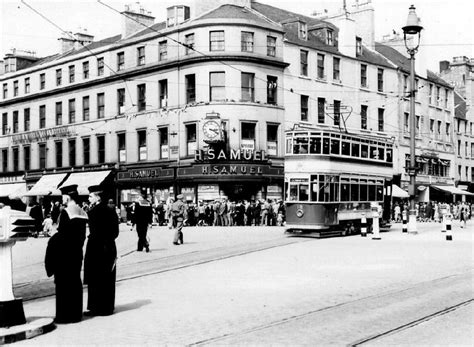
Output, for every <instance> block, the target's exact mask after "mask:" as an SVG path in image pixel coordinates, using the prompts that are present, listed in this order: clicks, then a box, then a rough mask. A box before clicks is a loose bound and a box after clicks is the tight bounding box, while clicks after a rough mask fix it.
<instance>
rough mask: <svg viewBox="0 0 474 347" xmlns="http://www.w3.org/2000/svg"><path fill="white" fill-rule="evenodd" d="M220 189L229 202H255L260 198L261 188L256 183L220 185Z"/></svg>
mask: <svg viewBox="0 0 474 347" xmlns="http://www.w3.org/2000/svg"><path fill="white" fill-rule="evenodd" d="M220 189H221V190H222V192H223V193H224V194H225V195H226V196H227V198H228V199H229V200H230V201H235V202H238V201H239V200H242V201H244V200H247V201H251V200H256V199H261V197H262V186H261V185H260V184H256V183H247V182H243V183H233V182H229V183H220Z"/></svg>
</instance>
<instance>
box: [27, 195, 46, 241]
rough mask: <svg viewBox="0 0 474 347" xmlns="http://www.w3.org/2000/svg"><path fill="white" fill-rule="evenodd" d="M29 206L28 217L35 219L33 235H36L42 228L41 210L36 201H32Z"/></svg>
mask: <svg viewBox="0 0 474 347" xmlns="http://www.w3.org/2000/svg"><path fill="white" fill-rule="evenodd" d="M30 207H31V209H30V217H31V218H33V219H34V220H35V233H34V237H38V235H39V233H40V232H41V231H42V230H43V210H42V209H41V206H40V205H39V204H38V203H37V202H36V201H32V202H31V204H30Z"/></svg>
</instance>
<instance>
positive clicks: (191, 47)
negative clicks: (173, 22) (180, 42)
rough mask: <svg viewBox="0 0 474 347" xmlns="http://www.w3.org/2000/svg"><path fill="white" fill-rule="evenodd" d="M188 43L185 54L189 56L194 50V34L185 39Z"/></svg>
mask: <svg viewBox="0 0 474 347" xmlns="http://www.w3.org/2000/svg"><path fill="white" fill-rule="evenodd" d="M184 39H185V43H186V51H185V54H186V55H188V54H190V53H191V52H192V51H193V50H194V34H188V35H186V36H185V37H184Z"/></svg>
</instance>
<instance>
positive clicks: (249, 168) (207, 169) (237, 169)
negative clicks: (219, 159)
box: [178, 164, 283, 177]
mask: <svg viewBox="0 0 474 347" xmlns="http://www.w3.org/2000/svg"><path fill="white" fill-rule="evenodd" d="M178 176H179V177H196V176H201V177H202V176H283V168H275V167H270V166H268V165H251V164H220V165H217V164H216V165H194V166H191V167H189V168H188V167H186V168H185V167H182V168H179V169H178Z"/></svg>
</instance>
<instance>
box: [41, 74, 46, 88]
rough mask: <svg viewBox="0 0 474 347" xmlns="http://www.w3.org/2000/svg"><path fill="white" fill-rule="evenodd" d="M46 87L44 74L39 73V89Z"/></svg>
mask: <svg viewBox="0 0 474 347" xmlns="http://www.w3.org/2000/svg"><path fill="white" fill-rule="evenodd" d="M45 87H46V75H45V74H44V73H42V74H40V89H41V90H43V89H44V88H45Z"/></svg>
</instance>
